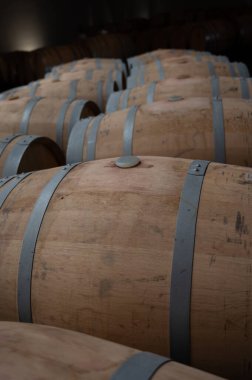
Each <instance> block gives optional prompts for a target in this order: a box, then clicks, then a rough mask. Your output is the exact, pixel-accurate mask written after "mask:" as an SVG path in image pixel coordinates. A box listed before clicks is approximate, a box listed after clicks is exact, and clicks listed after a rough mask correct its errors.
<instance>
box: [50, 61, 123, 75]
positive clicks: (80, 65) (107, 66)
mask: <svg viewBox="0 0 252 380" xmlns="http://www.w3.org/2000/svg"><path fill="white" fill-rule="evenodd" d="M89 69H90V70H94V69H96V70H107V71H109V70H111V69H113V70H120V71H123V72H125V74H126V66H125V64H124V63H123V62H122V60H121V59H105V58H85V59H81V60H78V61H72V62H70V63H65V64H62V65H59V66H54V67H53V69H52V73H58V74H61V73H65V72H69V71H70V72H75V71H83V70H89Z"/></svg>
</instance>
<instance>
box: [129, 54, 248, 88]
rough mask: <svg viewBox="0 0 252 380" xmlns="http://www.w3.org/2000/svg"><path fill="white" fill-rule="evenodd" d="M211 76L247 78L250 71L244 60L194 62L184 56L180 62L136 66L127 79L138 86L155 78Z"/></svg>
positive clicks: (166, 61) (165, 61)
mask: <svg viewBox="0 0 252 380" xmlns="http://www.w3.org/2000/svg"><path fill="white" fill-rule="evenodd" d="M209 76H224V77H225V76H227V77H245V78H247V77H249V71H248V68H247V66H246V65H245V64H244V63H242V62H216V63H213V62H194V61H192V60H191V59H185V58H184V59H183V61H180V62H179V63H175V62H173V63H171V62H169V60H162V61H160V60H157V61H155V62H154V63H149V64H147V65H143V66H140V67H136V68H134V69H133V70H132V71H131V75H130V77H128V79H127V87H128V88H132V87H136V86H139V85H143V84H145V83H148V82H151V81H153V80H164V79H168V78H177V79H186V78H192V77H203V78H207V77H209Z"/></svg>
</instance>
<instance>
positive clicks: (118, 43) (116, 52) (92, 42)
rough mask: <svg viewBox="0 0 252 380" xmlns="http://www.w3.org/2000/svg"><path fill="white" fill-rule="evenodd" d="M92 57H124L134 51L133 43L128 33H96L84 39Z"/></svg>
mask: <svg viewBox="0 0 252 380" xmlns="http://www.w3.org/2000/svg"><path fill="white" fill-rule="evenodd" d="M86 44H87V46H88V48H89V50H90V51H91V54H92V57H100V58H107V59H108V58H110V59H111V58H113V59H115V58H126V57H128V56H129V55H131V54H132V53H134V48H135V44H133V43H132V40H131V36H130V34H129V33H127V34H126V33H123V34H121V33H120V34H119V33H105V34H96V35H95V36H92V37H89V38H87V40H86Z"/></svg>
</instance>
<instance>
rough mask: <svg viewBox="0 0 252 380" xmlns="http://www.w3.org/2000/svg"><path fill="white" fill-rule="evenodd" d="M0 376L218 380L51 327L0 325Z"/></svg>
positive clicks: (44, 379) (67, 379) (21, 378)
mask: <svg viewBox="0 0 252 380" xmlns="http://www.w3.org/2000/svg"><path fill="white" fill-rule="evenodd" d="M0 340H1V346H0V378H1V379H8V380H17V379H19V380H27V379H33V380H70V379H75V380H83V379H85V380H119V379H121V380H122V379H127V380H139V378H141V379H142V380H149V379H150V378H151V379H153V380H167V379H174V380H183V379H184V380H218V379H221V378H220V377H216V376H214V375H211V374H209V373H206V372H202V371H200V370H197V369H194V368H191V367H187V366H185V365H183V364H179V363H176V362H174V361H171V359H169V358H167V357H164V356H159V355H156V354H152V353H150V352H141V351H138V350H135V349H133V348H129V347H126V346H122V345H119V344H116V343H112V342H107V341H105V340H102V339H98V338H94V337H92V336H89V335H85V334H80V333H76V332H73V331H69V330H64V329H60V328H57V327H51V326H42V325H31V324H25V323H14V322H0Z"/></svg>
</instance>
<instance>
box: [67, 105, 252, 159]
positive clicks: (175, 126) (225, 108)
mask: <svg viewBox="0 0 252 380" xmlns="http://www.w3.org/2000/svg"><path fill="white" fill-rule="evenodd" d="M251 148H252V100H250V99H249V100H247V99H239V98H224V99H221V98H187V99H183V98H182V97H170V98H168V100H166V101H160V102H154V103H151V104H143V105H140V106H132V107H130V108H127V109H125V110H121V111H116V112H112V113H109V114H105V115H99V116H97V117H96V118H89V119H86V120H81V121H79V122H78V123H76V125H75V126H74V128H73V129H72V132H71V135H70V138H69V143H68V149H67V162H68V163H72V162H79V161H90V160H94V159H101V158H109V157H117V156H121V155H131V154H137V155H138V154H142V155H151V156H168V157H182V158H195V159H196V158H197V159H205V160H213V161H218V162H224V163H225V162H226V163H229V164H236V165H244V166H252V149H251Z"/></svg>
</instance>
